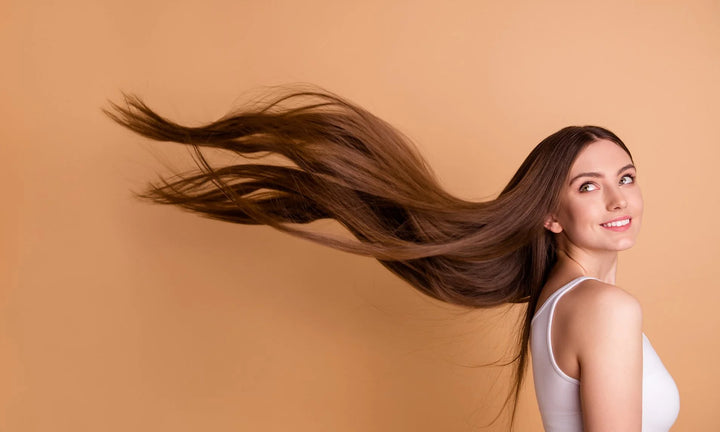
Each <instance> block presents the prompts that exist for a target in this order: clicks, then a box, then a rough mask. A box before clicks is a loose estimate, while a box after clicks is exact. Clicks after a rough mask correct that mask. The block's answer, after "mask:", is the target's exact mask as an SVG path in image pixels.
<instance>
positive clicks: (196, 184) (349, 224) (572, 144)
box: [103, 87, 632, 428]
mask: <svg viewBox="0 0 720 432" xmlns="http://www.w3.org/2000/svg"><path fill="white" fill-rule="evenodd" d="M103 111H104V112H105V113H106V114H107V115H108V116H109V117H110V118H112V119H113V120H114V121H116V122H117V123H119V124H121V125H122V126H124V127H126V128H128V129H130V130H132V131H134V132H136V133H138V134H140V135H143V136H145V137H147V138H150V139H153V140H157V141H172V142H177V143H181V144H185V145H188V146H190V147H191V148H192V150H193V151H194V155H195V157H196V159H195V161H196V163H197V165H198V167H199V170H198V171H195V172H189V173H185V174H181V175H178V176H175V177H172V178H161V179H160V182H159V184H157V183H156V184H153V183H151V184H150V185H149V187H148V189H147V190H146V191H144V192H142V193H139V194H137V196H138V197H140V198H142V199H147V200H150V201H152V202H155V203H160V204H172V205H176V206H179V207H182V208H184V209H186V210H189V211H192V212H195V213H199V214H201V215H203V216H206V217H209V218H213V219H219V220H223V221H227V222H234V223H240V224H265V225H269V226H272V227H274V228H276V229H278V230H281V231H284V232H287V233H289V234H292V235H296V236H299V237H303V238H306V239H308V240H312V241H314V242H318V243H322V244H325V245H327V246H331V247H333V248H337V249H340V250H343V251H347V252H352V253H356V254H362V255H367V256H372V257H375V258H376V259H377V260H378V261H379V262H380V263H382V265H384V266H385V267H386V268H388V269H389V270H390V271H392V272H393V273H395V274H396V275H398V276H399V277H400V278H402V279H404V280H405V281H407V282H408V283H409V284H410V285H412V286H413V287H414V288H416V289H418V290H419V291H421V292H423V293H425V294H427V295H429V296H431V297H433V298H436V299H439V300H442V301H444V302H448V303H453V304H457V305H463V306H469V307H473V308H486V307H493V306H497V305H501V304H504V303H527V311H526V313H525V314H524V318H523V319H522V321H521V324H522V328H521V330H520V331H519V332H518V336H517V340H516V342H517V344H518V350H517V353H516V355H515V356H514V357H513V358H512V360H511V362H510V363H513V362H516V367H515V369H514V371H513V381H514V385H513V387H512V389H511V391H510V392H509V394H508V395H507V397H506V399H505V403H504V405H503V406H505V405H507V403H508V401H510V400H512V402H513V403H512V414H511V424H510V427H511V428H512V425H513V423H514V420H515V412H516V409H517V401H518V395H519V392H520V388H521V385H522V382H523V377H524V374H525V369H526V365H527V358H528V345H529V344H528V342H529V338H530V323H531V319H532V316H533V314H534V310H535V307H536V305H537V301H538V297H539V295H540V291H541V289H542V287H543V285H544V284H545V282H546V279H547V276H548V273H549V270H550V269H551V268H552V267H553V265H554V264H555V262H556V260H557V256H556V243H555V238H554V235H553V234H552V233H551V232H550V231H548V230H546V229H545V228H544V227H543V222H544V219H545V217H546V216H547V215H548V214H549V213H551V212H553V211H555V210H556V209H557V207H558V206H559V196H560V191H561V188H562V186H563V184H564V183H565V181H566V178H567V175H568V173H569V171H570V167H571V165H572V163H573V161H574V160H575V158H576V157H577V155H578V153H579V152H580V151H581V150H582V149H583V148H584V147H585V146H587V145H588V144H590V143H592V142H593V141H596V140H599V139H606V140H610V141H612V142H614V143H616V144H617V145H619V146H620V147H622V149H623V150H625V151H626V152H627V153H628V155H630V151H629V150H628V149H627V147H626V146H625V144H623V142H622V141H621V140H620V138H618V137H617V136H616V135H615V134H613V133H612V132H610V131H608V130H607V129H604V128H601V127H597V126H569V127H566V128H563V129H561V130H560V131H558V132H556V133H554V134H552V135H550V136H549V137H547V138H545V139H544V140H543V141H542V142H540V144H538V145H537V146H536V147H535V148H534V149H533V150H532V151H531V152H530V154H529V155H528V157H527V158H526V159H525V161H524V162H523V163H522V165H521V166H520V168H519V169H518V170H517V172H516V173H515V175H514V176H513V177H512V179H511V180H510V182H509V183H508V184H507V186H506V187H505V188H504V189H503V190H502V192H501V193H500V195H499V196H498V197H497V198H496V199H494V200H489V201H485V202H471V201H466V200H463V199H460V198H457V197H455V196H453V195H451V194H449V193H448V192H446V191H445V190H444V189H443V188H442V187H441V186H440V184H439V183H438V181H437V180H436V178H435V176H434V174H433V172H432V170H431V169H430V167H429V166H428V164H427V163H426V162H425V160H424V159H423V158H422V156H421V155H420V154H419V153H418V151H417V150H416V148H415V146H414V145H413V144H412V142H411V141H410V140H409V139H408V138H407V137H405V136H404V135H403V134H402V133H400V132H399V131H397V130H396V129H394V128H393V127H392V126H391V125H389V124H388V123H386V122H385V121H383V120H381V119H380V118H378V117H376V116H374V115H372V114H371V113H369V112H368V111H366V110H364V109H363V108H361V107H359V106H358V105H356V104H354V103H351V102H350V101H348V100H347V99H344V98H342V97H340V96H338V95H335V94H333V93H331V92H328V91H326V90H323V89H319V88H317V87H313V88H311V89H293V88H288V89H285V91H284V92H283V93H282V94H281V95H279V96H275V97H274V98H273V99H270V100H269V101H267V100H266V101H265V102H262V103H259V104H258V105H256V106H254V107H247V108H245V109H242V110H240V111H237V112H233V113H231V114H228V115H226V116H225V117H223V118H221V119H219V120H217V121H214V122H211V123H209V124H206V125H203V126H198V127H188V126H183V125H180V124H177V123H174V122H172V121H170V120H168V119H166V118H164V117H161V116H160V115H158V114H157V113H155V112H154V111H153V110H151V109H150V108H149V107H148V106H147V105H146V104H145V103H144V102H143V101H142V99H141V98H139V97H137V96H134V95H124V104H122V105H119V104H115V103H112V102H111V107H110V109H103ZM201 148H215V149H222V150H227V151H230V152H234V153H236V154H238V155H241V156H243V157H245V158H246V159H257V158H259V157H262V156H266V155H276V156H278V155H279V156H281V157H282V158H283V160H285V161H286V162H287V163H285V164H282V165H278V164H262V163H257V162H251V163H242V164H235V165H230V166H223V167H219V168H215V167H212V166H211V165H210V163H208V161H207V159H206V158H205V157H204V156H203V153H202V152H201ZM630 157H631V159H632V156H630ZM324 218H332V219H335V220H336V221H338V222H339V223H340V224H342V225H343V226H344V227H345V228H347V230H349V231H350V233H352V234H353V235H354V237H355V238H356V239H357V240H353V239H351V238H342V237H335V236H331V235H328V234H322V233H319V232H315V231H312V230H309V229H303V228H301V225H298V224H306V223H309V222H312V221H315V220H318V219H324ZM496 418H497V417H496Z"/></svg>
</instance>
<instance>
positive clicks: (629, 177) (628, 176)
mask: <svg viewBox="0 0 720 432" xmlns="http://www.w3.org/2000/svg"><path fill="white" fill-rule="evenodd" d="M626 179H627V180H626ZM628 183H635V176H634V175H632V174H625V175H624V176H622V177H620V184H628Z"/></svg>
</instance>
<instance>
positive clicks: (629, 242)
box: [616, 239, 635, 252]
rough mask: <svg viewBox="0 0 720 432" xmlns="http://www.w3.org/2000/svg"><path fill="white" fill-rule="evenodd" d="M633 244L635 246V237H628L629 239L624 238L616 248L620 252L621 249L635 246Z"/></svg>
mask: <svg viewBox="0 0 720 432" xmlns="http://www.w3.org/2000/svg"><path fill="white" fill-rule="evenodd" d="M633 246H635V239H632V240H630V239H627V240H623V241H622V242H620V243H619V244H618V245H617V249H616V250H617V251H618V252H620V251H624V250H628V249H630V248H631V247H633Z"/></svg>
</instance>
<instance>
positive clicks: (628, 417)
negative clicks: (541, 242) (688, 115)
mask: <svg viewBox="0 0 720 432" xmlns="http://www.w3.org/2000/svg"><path fill="white" fill-rule="evenodd" d="M630 164H632V161H631V160H630V156H629V155H628V154H627V153H626V152H625V151H624V150H623V149H622V148H621V147H620V146H618V145H617V144H615V143H613V142H611V141H607V140H599V141H595V142H593V143H591V144H589V145H588V146H587V147H586V148H585V149H583V151H582V152H581V153H580V154H579V155H578V157H577V159H576V160H575V162H574V163H573V166H572V168H571V169H570V173H569V175H568V182H566V184H565V186H564V189H563V190H562V196H561V201H560V203H561V204H560V209H559V210H558V211H557V212H556V213H553V214H550V215H548V217H547V219H546V221H545V228H546V229H548V230H550V231H551V232H553V233H555V235H556V239H557V241H558V249H559V251H558V262H557V264H556V265H555V267H553V270H552V271H551V274H550V276H549V278H548V281H547V283H546V285H545V286H544V287H543V290H542V292H541V294H540V298H539V301H538V309H539V308H540V306H542V304H543V303H544V301H545V300H546V299H547V298H548V297H549V296H550V295H551V294H552V293H553V292H554V291H556V290H557V289H559V288H561V287H562V286H564V285H566V284H567V283H568V282H570V281H572V280H573V279H575V278H577V277H580V276H591V277H595V278H598V279H600V280H599V281H596V280H592V279H590V280H586V281H583V282H581V283H580V284H578V285H577V286H576V287H575V288H573V289H571V290H570V291H568V292H567V293H566V294H564V295H563V296H562V297H561V298H560V300H559V301H558V303H557V306H556V309H555V314H554V317H553V322H552V323H551V326H552V335H553V336H552V349H553V354H554V355H555V359H556V362H557V363H558V366H559V367H560V369H561V370H562V371H563V372H565V373H566V374H567V375H569V376H571V377H573V378H576V379H578V380H579V381H580V399H581V406H582V412H583V425H584V430H585V431H586V432H605V431H608V432H609V431H613V432H624V431H633V432H638V431H640V430H641V429H642V309H641V307H640V303H639V302H638V301H637V299H635V298H634V297H633V296H632V295H631V294H629V293H628V292H627V291H625V290H624V289H622V288H620V287H618V286H616V285H615V275H616V270H617V255H618V252H619V251H621V250H626V249H628V248H630V247H632V246H633V245H634V244H635V241H636V238H637V235H638V233H639V230H640V223H641V219H642V211H643V200H642V195H641V192H640V187H639V185H638V184H637V179H632V178H631V177H629V176H628V175H630V176H633V177H634V176H635V175H636V170H635V168H634V167H629V168H628V167H627V166H628V165H630ZM618 171H619V172H618ZM582 173H596V174H597V175H594V176H582V177H580V178H578V179H577V180H575V181H573V182H572V183H569V181H570V180H571V179H573V178H574V177H576V176H577V175H579V174H582ZM621 216H629V217H630V218H631V223H630V227H629V229H628V230H626V231H622V232H616V231H612V230H609V229H606V228H604V227H602V226H601V223H604V222H607V221H610V220H614V219H616V218H617V217H621Z"/></svg>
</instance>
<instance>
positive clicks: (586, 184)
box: [579, 183, 597, 192]
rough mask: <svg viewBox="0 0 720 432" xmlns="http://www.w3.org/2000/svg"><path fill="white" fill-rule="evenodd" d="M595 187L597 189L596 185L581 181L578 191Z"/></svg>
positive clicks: (585, 190) (587, 190) (592, 189)
mask: <svg viewBox="0 0 720 432" xmlns="http://www.w3.org/2000/svg"><path fill="white" fill-rule="evenodd" d="M595 189H597V186H595V185H594V184H592V183H583V184H582V185H580V189H579V190H580V192H590V191H594V190H595Z"/></svg>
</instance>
